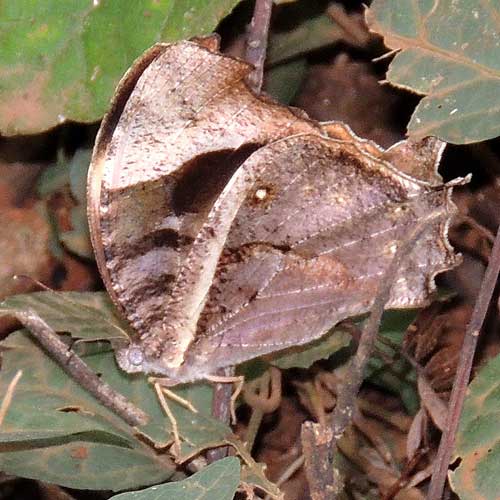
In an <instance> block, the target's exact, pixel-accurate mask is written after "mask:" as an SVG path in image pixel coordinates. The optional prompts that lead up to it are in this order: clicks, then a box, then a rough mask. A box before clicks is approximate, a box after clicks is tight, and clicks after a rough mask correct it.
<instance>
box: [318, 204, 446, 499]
mask: <svg viewBox="0 0 500 500" xmlns="http://www.w3.org/2000/svg"><path fill="white" fill-rule="evenodd" d="M442 216H443V211H442V210H439V211H436V212H434V213H432V214H430V215H429V216H428V217H427V218H425V219H423V220H421V221H420V222H419V223H418V224H417V225H416V226H415V228H414V229H413V231H412V232H411V233H410V235H409V236H408V238H406V240H405V241H404V242H403V243H402V245H401V246H400V247H399V248H398V249H397V251H396V253H395V255H394V257H393V258H392V261H391V263H390V264H389V267H388V268H387V270H386V271H385V274H384V276H383V279H382V280H381V281H380V284H379V288H378V290H377V294H376V297H375V300H374V302H373V305H372V309H371V313H370V316H369V318H368V320H367V321H366V323H365V326H364V327H363V333H362V334H361V339H360V342H359V346H358V349H357V351H356V354H355V355H354V357H353V359H352V361H351V363H350V367H349V370H348V371H347V376H346V377H345V381H344V384H343V385H342V386H341V388H340V390H339V393H338V398H337V404H336V406H335V409H334V411H333V414H332V440H331V441H330V443H329V446H330V449H329V454H328V456H329V457H330V458H331V459H332V461H333V460H334V457H335V456H336V454H337V441H338V440H339V439H340V438H341V436H342V434H343V433H344V430H345V429H346V427H347V425H348V424H349V422H350V420H351V417H352V415H353V412H354V409H355V404H356V397H357V394H358V392H359V389H360V387H361V383H362V382H363V375H364V370H365V366H366V363H367V362H368V359H369V357H370V354H371V352H372V350H373V346H374V343H375V339H376V337H377V334H378V330H379V326H380V321H381V319H382V314H383V312H384V308H385V304H386V303H387V302H388V301H389V299H390V295H391V289H392V286H393V284H394V280H395V278H396V275H397V272H398V270H399V268H400V266H401V264H402V262H403V260H404V258H405V257H406V256H407V255H408V254H409V253H410V252H411V251H412V249H413V247H414V245H415V243H416V242H417V240H418V239H419V238H420V236H421V235H422V233H423V232H424V231H426V230H427V229H428V227H429V226H430V225H431V224H432V223H433V222H435V220H436V219H437V218H440V217H442ZM329 470H330V471H331V472H330V477H329V481H330V484H333V495H332V496H331V497H330V498H337V497H338V495H339V494H340V492H341V491H342V484H341V481H335V482H334V477H333V470H334V467H333V463H332V464H331V465H330V467H329ZM325 498H326V497H325Z"/></svg>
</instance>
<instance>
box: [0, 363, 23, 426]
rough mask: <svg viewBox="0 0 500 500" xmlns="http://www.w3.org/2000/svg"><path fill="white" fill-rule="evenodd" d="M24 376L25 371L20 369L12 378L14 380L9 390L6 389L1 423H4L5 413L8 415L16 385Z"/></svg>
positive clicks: (0, 410)
mask: <svg viewBox="0 0 500 500" xmlns="http://www.w3.org/2000/svg"><path fill="white" fill-rule="evenodd" d="M22 376H23V371H22V370H18V371H17V373H16V374H15V375H14V377H13V378H12V380H11V381H10V384H9V386H8V387H7V390H6V391H5V396H4V397H3V400H2V404H1V405H0V425H2V424H3V420H4V418H5V415H7V411H8V410H9V407H10V404H11V403H12V396H13V395H14V391H15V389H16V385H17V383H18V382H19V379H20V378H21V377H22Z"/></svg>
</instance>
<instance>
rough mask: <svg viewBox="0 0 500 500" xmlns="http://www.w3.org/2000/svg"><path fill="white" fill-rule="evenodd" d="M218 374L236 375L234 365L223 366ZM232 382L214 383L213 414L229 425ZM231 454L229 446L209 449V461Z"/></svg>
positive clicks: (224, 375)
mask: <svg viewBox="0 0 500 500" xmlns="http://www.w3.org/2000/svg"><path fill="white" fill-rule="evenodd" d="M218 375H221V376H223V377H232V376H234V367H229V368H222V369H221V370H219V372H218ZM232 390H233V387H232V385H231V384H214V394H213V397H212V416H213V417H214V418H216V419H217V420H220V421H221V422H223V423H224V424H227V425H229V423H230V421H231V409H230V406H231V393H232ZM228 454H229V446H221V447H220V448H214V449H213V450H208V451H207V460H208V461H209V463H212V462H216V461H217V460H220V459H222V458H224V457H227V455H228Z"/></svg>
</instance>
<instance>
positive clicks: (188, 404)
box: [148, 377, 198, 413]
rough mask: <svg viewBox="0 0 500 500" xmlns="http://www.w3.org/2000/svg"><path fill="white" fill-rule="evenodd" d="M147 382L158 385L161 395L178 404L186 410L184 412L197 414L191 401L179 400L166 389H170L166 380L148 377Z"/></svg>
mask: <svg viewBox="0 0 500 500" xmlns="http://www.w3.org/2000/svg"><path fill="white" fill-rule="evenodd" d="M148 381H149V382H150V383H151V384H158V385H159V386H160V387H161V390H162V392H163V394H165V396H167V397H168V398H169V399H171V400H172V401H175V402H176V403H179V404H180V405H181V406H184V408H186V410H189V411H192V412H193V413H198V410H197V409H196V408H195V407H194V406H193V404H192V403H191V401H188V400H187V399H184V398H181V397H180V396H179V395H178V394H176V393H175V392H174V391H171V390H170V389H167V387H171V384H170V383H169V382H167V381H166V379H162V378H156V377H149V379H148Z"/></svg>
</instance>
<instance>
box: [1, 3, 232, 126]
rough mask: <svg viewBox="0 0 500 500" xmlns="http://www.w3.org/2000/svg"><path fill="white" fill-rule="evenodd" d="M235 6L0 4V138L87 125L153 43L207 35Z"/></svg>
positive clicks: (199, 4)
mask: <svg viewBox="0 0 500 500" xmlns="http://www.w3.org/2000/svg"><path fill="white" fill-rule="evenodd" d="M237 3H238V0H122V1H119V2H117V1H104V0H93V1H91V0H65V1H64V2H61V1H60V0H38V1H33V0H16V1H15V2H1V3H0V46H1V47H2V50H1V51H0V75H1V76H0V79H1V82H2V83H1V85H0V133H1V134H2V135H15V134H33V133H38V132H41V131H43V130H47V129H49V128H51V127H54V126H56V125H58V124H60V123H63V122H65V121H67V120H73V121H78V122H87V123H88V122H94V121H97V120H99V119H100V118H101V117H102V115H103V114H104V112H105V111H106V108H107V106H108V103H109V100H110V98H111V96H112V95H113V92H114V89H115V87H116V85H117V83H118V80H119V79H120V77H121V76H122V75H123V74H124V72H125V71H126V70H127V68H128V67H129V66H130V65H131V63H132V62H133V60H134V59H135V58H137V57H138V56H139V55H140V54H141V53H142V52H143V51H144V50H145V49H147V48H148V47H150V46H151V45H153V44H154V43H155V42H157V41H175V40H180V39H184V38H190V37H192V36H200V35H204V34H208V33H210V32H212V31H213V30H214V29H215V27H216V26H217V24H218V23H219V21H220V20H221V19H222V18H223V17H225V16H226V15H227V14H228V13H229V12H230V11H231V10H232V8H233V7H234V6H235V5H236V4H237Z"/></svg>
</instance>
